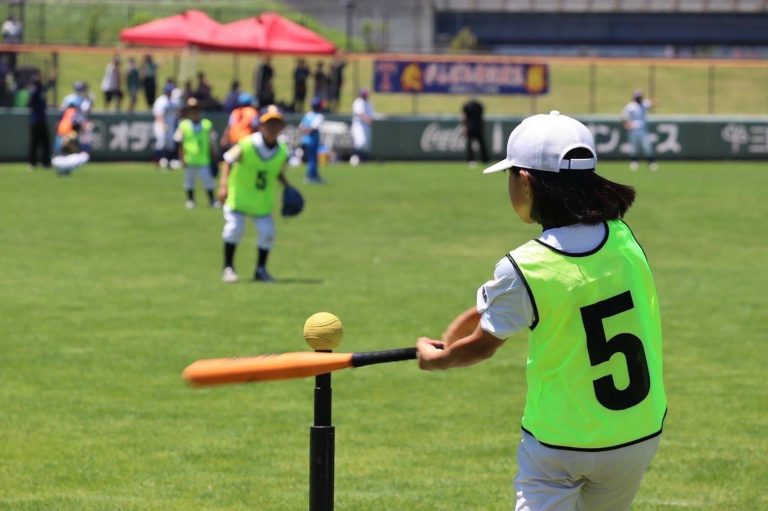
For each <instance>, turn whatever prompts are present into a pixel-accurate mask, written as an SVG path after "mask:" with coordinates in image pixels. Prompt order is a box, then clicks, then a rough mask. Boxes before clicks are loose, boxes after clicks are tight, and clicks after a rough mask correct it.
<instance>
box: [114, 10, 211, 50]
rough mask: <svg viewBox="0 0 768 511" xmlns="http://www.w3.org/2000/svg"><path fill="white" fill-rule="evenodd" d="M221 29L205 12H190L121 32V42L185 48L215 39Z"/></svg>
mask: <svg viewBox="0 0 768 511" xmlns="http://www.w3.org/2000/svg"><path fill="white" fill-rule="evenodd" d="M221 27H222V25H221V24H220V23H217V22H216V21H214V20H212V19H211V18H209V17H208V15H207V14H205V13H204V12H202V11H196V10H190V11H186V12H184V13H182V14H177V15H175V16H169V17H167V18H161V19H158V20H154V21H150V22H149V23H145V24H143V25H138V26H136V27H131V28H126V29H124V30H121V31H120V40H121V41H123V42H125V43H133V44H143V45H147V46H166V47H169V46H170V47H175V48H183V47H185V46H189V45H190V44H201V43H204V42H206V41H208V40H210V39H212V38H214V37H215V36H214V34H215V33H216V32H218V31H219V29H220V28H221Z"/></svg>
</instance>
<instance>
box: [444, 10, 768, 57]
mask: <svg viewBox="0 0 768 511" xmlns="http://www.w3.org/2000/svg"><path fill="white" fill-rule="evenodd" d="M463 27H468V28H469V29H470V30H471V31H472V33H473V34H474V35H475V36H476V37H477V39H478V43H479V45H480V46H481V47H483V48H490V47H494V46H505V45H678V46H706V45H716V46H728V45H730V46H768V13H749V14H740V13H733V14H730V13H645V12H643V13H540V12H537V13H531V12H515V13H510V12H452V11H441V12H437V13H436V14H435V39H436V41H446V40H450V39H451V38H452V37H453V36H454V35H456V33H457V32H459V30H461V29H462V28H463Z"/></svg>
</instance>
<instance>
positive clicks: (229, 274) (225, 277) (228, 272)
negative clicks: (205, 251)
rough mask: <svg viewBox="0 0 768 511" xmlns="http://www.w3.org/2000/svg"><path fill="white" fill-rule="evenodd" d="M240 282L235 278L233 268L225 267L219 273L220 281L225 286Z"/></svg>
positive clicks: (235, 274)
mask: <svg viewBox="0 0 768 511" xmlns="http://www.w3.org/2000/svg"><path fill="white" fill-rule="evenodd" d="M238 280H240V279H239V278H238V276H237V273H235V270H234V268H232V267H231V266H227V267H226V268H224V271H223V272H222V273H221V281H222V282H224V283H226V284H234V283H235V282H237V281H238Z"/></svg>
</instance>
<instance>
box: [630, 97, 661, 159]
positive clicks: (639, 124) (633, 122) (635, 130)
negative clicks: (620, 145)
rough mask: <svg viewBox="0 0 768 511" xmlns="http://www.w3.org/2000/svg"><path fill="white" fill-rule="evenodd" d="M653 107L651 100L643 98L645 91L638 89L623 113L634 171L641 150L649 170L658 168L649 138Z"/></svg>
mask: <svg viewBox="0 0 768 511" xmlns="http://www.w3.org/2000/svg"><path fill="white" fill-rule="evenodd" d="M652 107H653V103H652V102H651V100H650V99H645V98H643V91H641V90H639V89H638V90H636V91H635V92H634V93H633V94H632V101H630V102H629V103H627V105H626V106H625V107H624V110H622V112H621V120H622V122H623V124H624V129H626V130H627V135H628V136H629V144H630V153H629V168H630V169H632V170H637V169H638V167H639V163H638V159H639V157H640V151H641V150H642V151H643V156H645V158H646V159H647V160H648V168H650V169H651V170H652V171H655V170H656V169H657V168H658V164H657V163H656V159H655V157H654V154H653V145H652V144H651V139H650V138H649V137H648V120H647V118H646V116H647V112H648V110H650V109H651V108H652Z"/></svg>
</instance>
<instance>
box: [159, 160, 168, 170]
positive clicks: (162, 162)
mask: <svg viewBox="0 0 768 511" xmlns="http://www.w3.org/2000/svg"><path fill="white" fill-rule="evenodd" d="M157 164H158V165H160V168H163V169H167V168H168V158H160V160H158V162H157Z"/></svg>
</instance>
